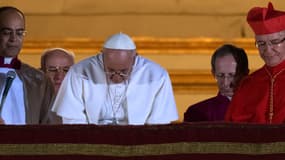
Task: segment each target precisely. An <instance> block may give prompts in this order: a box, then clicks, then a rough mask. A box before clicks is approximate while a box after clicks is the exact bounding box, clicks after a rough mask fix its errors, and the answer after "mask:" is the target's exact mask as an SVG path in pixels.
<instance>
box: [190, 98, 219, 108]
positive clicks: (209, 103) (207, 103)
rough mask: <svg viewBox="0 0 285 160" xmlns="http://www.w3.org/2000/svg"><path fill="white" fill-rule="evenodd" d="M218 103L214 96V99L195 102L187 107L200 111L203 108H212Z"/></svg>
mask: <svg viewBox="0 0 285 160" xmlns="http://www.w3.org/2000/svg"><path fill="white" fill-rule="evenodd" d="M218 101H220V100H219V98H218V96H215V97H211V98H208V99H205V100H202V101H200V102H197V103H195V104H193V105H191V106H189V108H191V109H202V108H205V107H209V106H212V105H214V104H216V103H217V102H218Z"/></svg>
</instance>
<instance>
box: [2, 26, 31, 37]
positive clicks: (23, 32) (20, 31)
mask: <svg viewBox="0 0 285 160" xmlns="http://www.w3.org/2000/svg"><path fill="white" fill-rule="evenodd" d="M26 33H27V31H26V30H24V29H17V30H12V29H10V28H2V29H0V35H1V36H4V37H10V36H13V35H16V36H17V37H18V38H23V37H24V36H25V35H26Z"/></svg>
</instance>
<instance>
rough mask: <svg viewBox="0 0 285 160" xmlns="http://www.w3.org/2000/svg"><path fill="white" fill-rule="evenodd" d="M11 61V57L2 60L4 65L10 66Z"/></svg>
mask: <svg viewBox="0 0 285 160" xmlns="http://www.w3.org/2000/svg"><path fill="white" fill-rule="evenodd" d="M12 59H13V57H5V58H4V64H10V63H11V61H12Z"/></svg>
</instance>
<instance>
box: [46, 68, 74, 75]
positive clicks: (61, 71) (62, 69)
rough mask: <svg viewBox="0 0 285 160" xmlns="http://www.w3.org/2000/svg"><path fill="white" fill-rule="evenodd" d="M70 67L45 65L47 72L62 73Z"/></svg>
mask: <svg viewBox="0 0 285 160" xmlns="http://www.w3.org/2000/svg"><path fill="white" fill-rule="evenodd" d="M69 68H70V67H59V66H56V67H47V68H46V71H47V72H49V73H53V74H55V73H64V74H66V73H67V72H68V70H69Z"/></svg>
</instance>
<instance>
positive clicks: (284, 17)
mask: <svg viewBox="0 0 285 160" xmlns="http://www.w3.org/2000/svg"><path fill="white" fill-rule="evenodd" d="M247 22H248V24H249V25H250V26H251V28H252V30H253V31H254V33H255V34H256V35H262V34H271V33H275V32H280V31H283V30H285V12H283V11H278V10H274V8H273V5H272V3H271V2H269V3H268V7H267V8H261V7H254V8H252V9H251V10H250V11H249V12H248V14H247Z"/></svg>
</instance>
